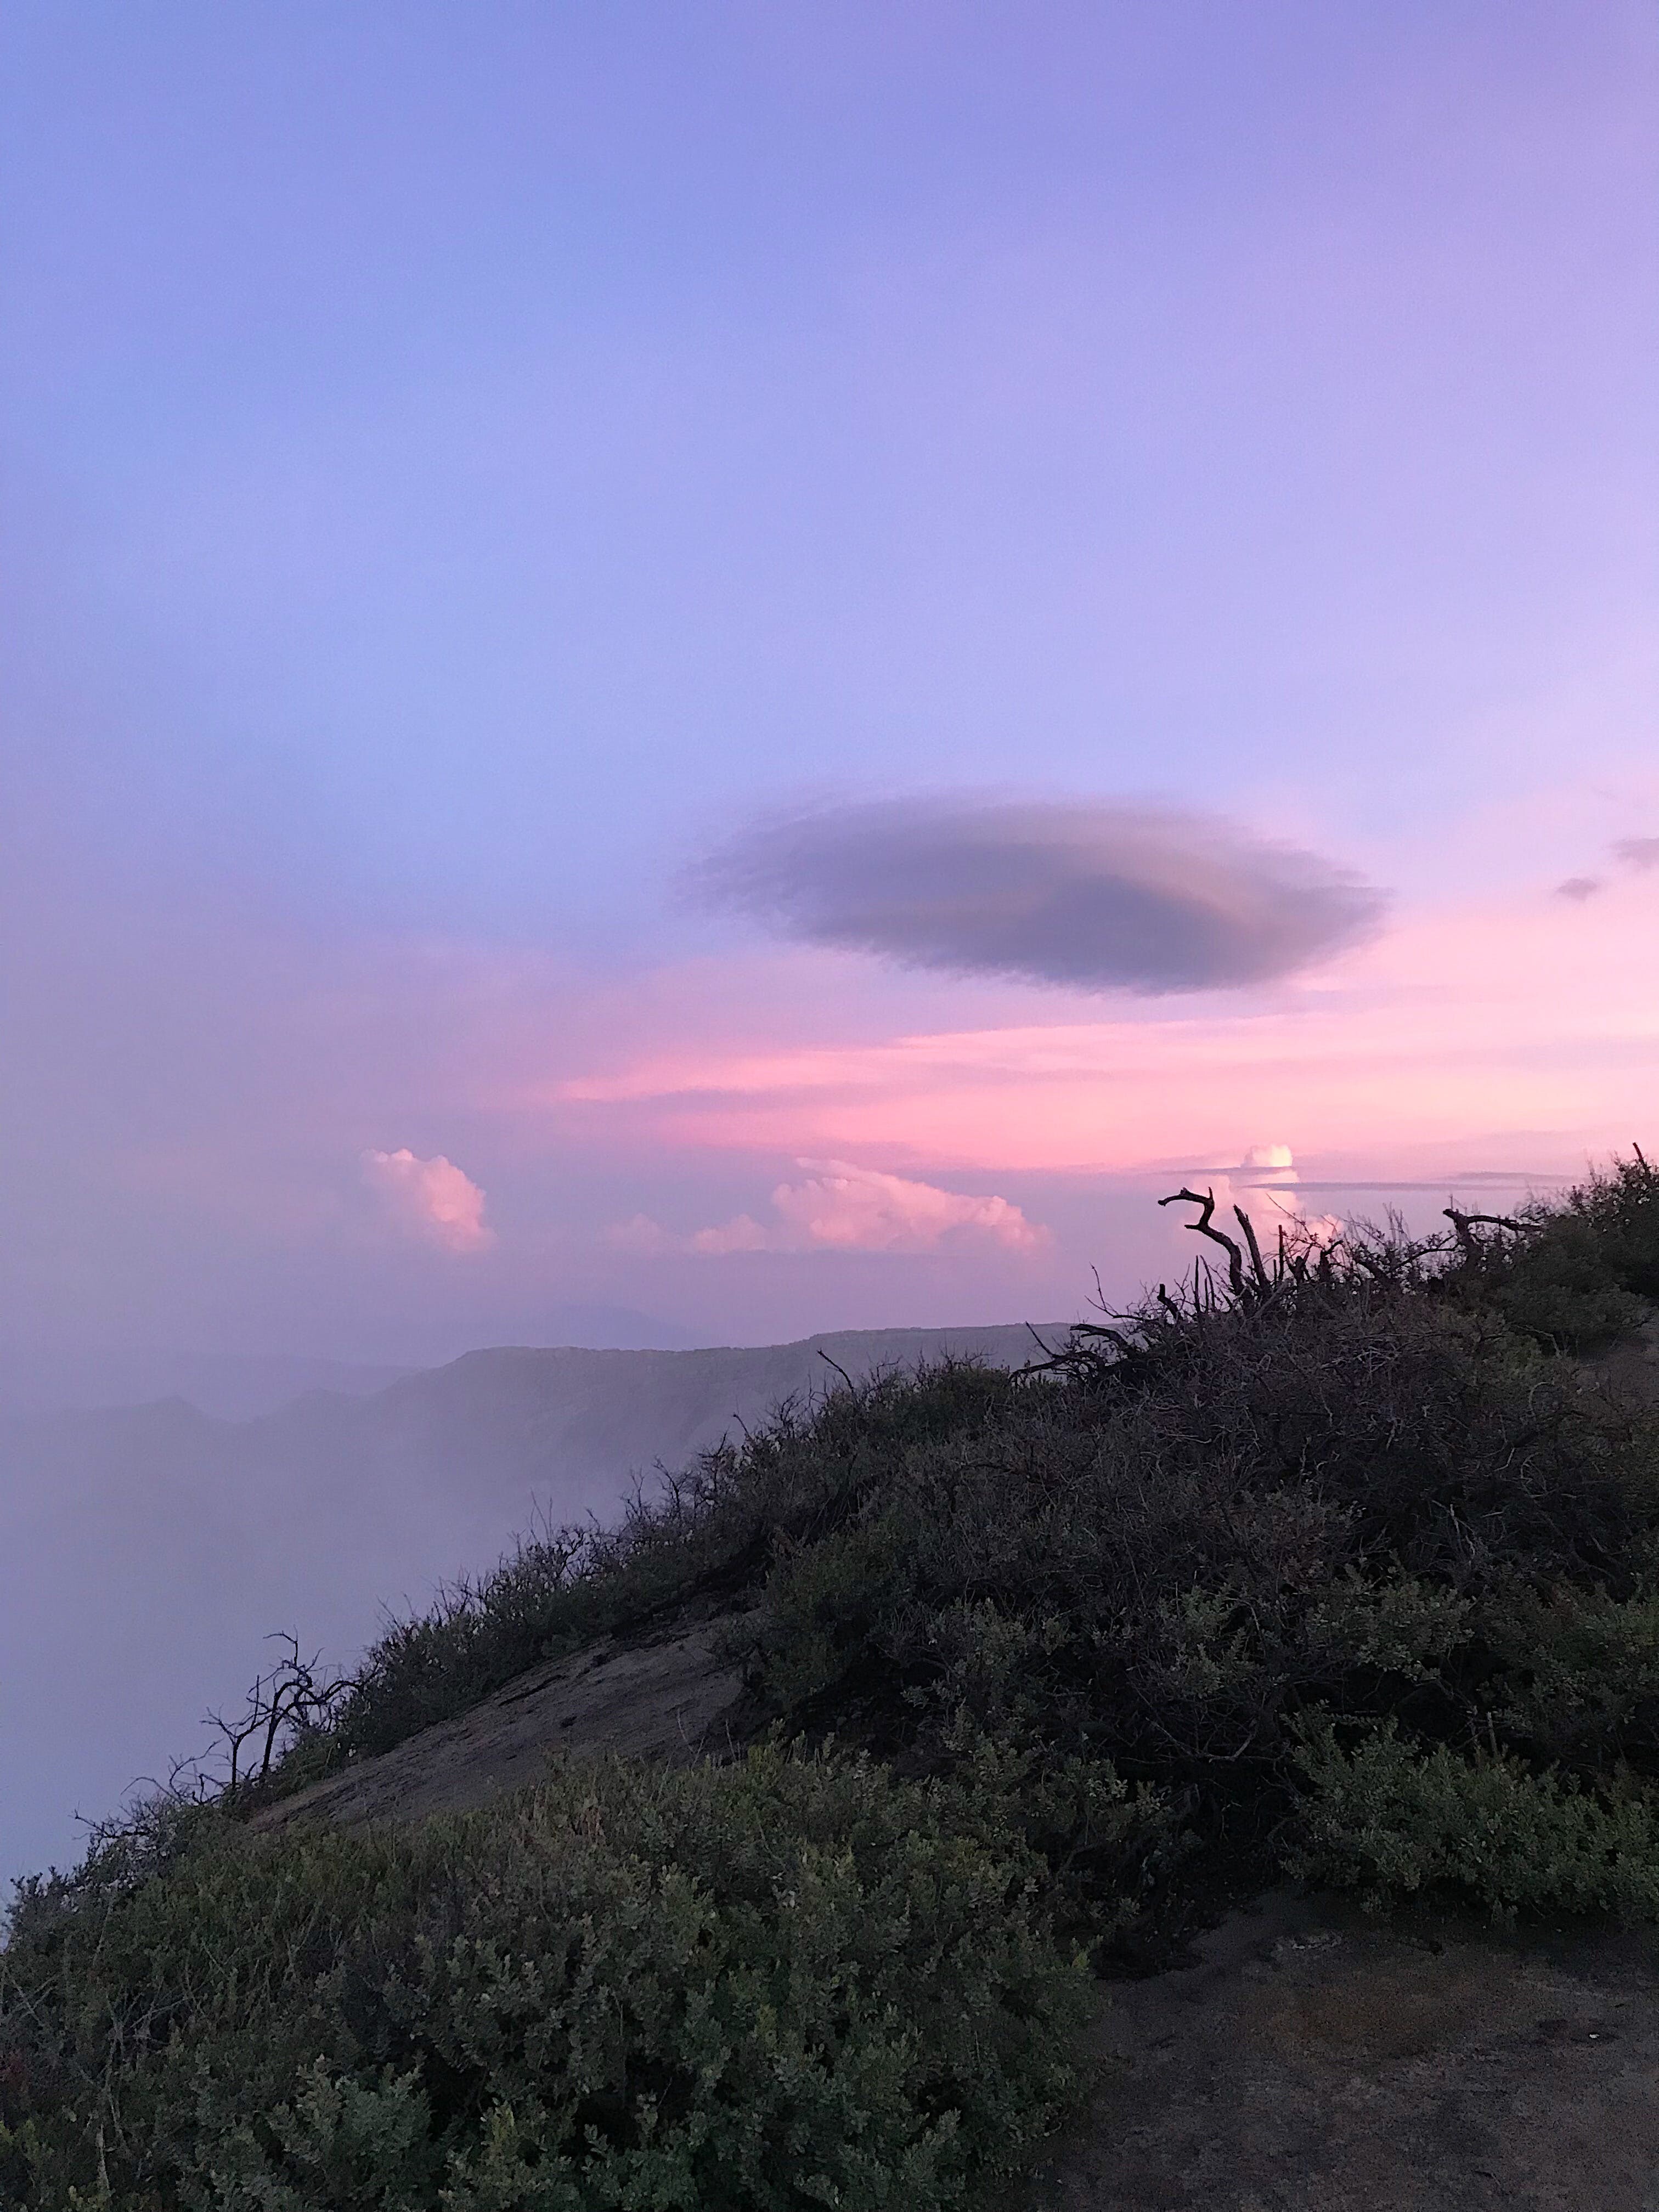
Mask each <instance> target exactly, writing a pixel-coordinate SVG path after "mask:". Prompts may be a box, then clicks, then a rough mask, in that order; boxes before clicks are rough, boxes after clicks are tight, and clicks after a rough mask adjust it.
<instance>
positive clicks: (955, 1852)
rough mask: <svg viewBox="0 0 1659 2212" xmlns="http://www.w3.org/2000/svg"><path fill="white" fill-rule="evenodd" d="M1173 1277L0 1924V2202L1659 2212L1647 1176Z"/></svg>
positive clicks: (24, 1904) (319, 1735)
mask: <svg viewBox="0 0 1659 2212" xmlns="http://www.w3.org/2000/svg"><path fill="white" fill-rule="evenodd" d="M1190 1225H1191V1226H1192V1227H1193V1228H1194V1229H1195V1230H1196V1231H1198V1232H1199V1234H1200V1237H1203V1238H1205V1239H1206V1240H1207V1243H1208V1245H1209V1248H1210V1249H1211V1250H1212V1251H1213V1252H1216V1253H1218V1254H1219V1255H1225V1256H1224V1257H1222V1258H1218V1262H1217V1266H1218V1273H1214V1274H1212V1275H1211V1276H1210V1277H1209V1278H1207V1279H1206V1278H1205V1277H1204V1276H1203V1275H1202V1274H1201V1273H1200V1275H1199V1276H1198V1277H1197V1278H1196V1279H1194V1282H1193V1283H1192V1284H1191V1285H1189V1286H1188V1290H1187V1291H1185V1292H1184V1293H1183V1294H1182V1296H1180V1297H1176V1296H1175V1295H1172V1294H1171V1293H1170V1292H1169V1291H1167V1290H1164V1291H1160V1292H1159V1293H1158V1295H1157V1296H1156V1297H1153V1298H1152V1299H1151V1300H1149V1301H1148V1302H1147V1303H1146V1305H1145V1306H1143V1307H1142V1308H1141V1309H1140V1310H1139V1311H1137V1312H1135V1313H1133V1314H1130V1315H1126V1316H1118V1317H1116V1318H1115V1319H1109V1318H1108V1317H1104V1316H1103V1317H1102V1319H1101V1321H1100V1322H1098V1323H1097V1324H1095V1325H1093V1326H1091V1327H1089V1328H1079V1330H1077V1331H1075V1332H1073V1334H1072V1335H1071V1337H1070V1338H1069V1340H1067V1342H1066V1345H1065V1346H1063V1347H1062V1348H1061V1349H1060V1352H1059V1354H1058V1356H1057V1357H1056V1358H1054V1360H1053V1361H1052V1363H1051V1364H1049V1365H1048V1367H1047V1369H1046V1370H1044V1371H1042V1372H1041V1373H1038V1374H1033V1375H1030V1376H1025V1377H1023V1378H1022V1377H1016V1376H1010V1375H1008V1374H1006V1373H1005V1372H1000V1371H998V1370H991V1369H987V1368H984V1367H981V1366H978V1365H975V1364H961V1363H951V1362H947V1363H945V1364H941V1365H938V1366H936V1367H934V1368H933V1369H931V1370H926V1371H923V1372H921V1373H919V1374H916V1375H913V1376H904V1375H890V1376H886V1377H885V1378H883V1379H879V1380H876V1381H872V1382H868V1383H852V1384H849V1385H847V1386H844V1387H842V1388H841V1389H838V1390H836V1392H833V1393H831V1394H830V1395H829V1396H827V1397H826V1398H824V1399H823V1400H821V1401H818V1402H817V1403H815V1404H814V1405H812V1406H811V1407H805V1408H802V1409H799V1411H797V1412H794V1413H784V1414H783V1415H782V1416H781V1417H780V1418H778V1419H775V1420H774V1421H772V1422H770V1423H769V1424H767V1425H763V1426H762V1427H760V1428H758V1429H755V1430H752V1431H750V1432H749V1433H747V1434H745V1435H744V1436H742V1437H740V1438H738V1439H736V1440H732V1441H728V1442H727V1443H726V1444H725V1445H724V1446H723V1447H721V1448H720V1449H717V1450H714V1451H713V1452H710V1453H707V1454H705V1455H702V1457H701V1458H700V1459H698V1460H696V1461H695V1462H692V1463H691V1464H690V1466H688V1467H687V1468H684V1470H683V1471H682V1472H681V1473H680V1474H678V1477H677V1478H676V1479H675V1480H673V1481H671V1483H669V1484H668V1485H667V1486H665V1487H664V1488H663V1489H662V1490H661V1491H660V1492H659V1493H658V1494H657V1495H656V1496H655V1497H654V1498H647V1499H644V1500H641V1502H640V1503H639V1504H638V1505H636V1507H635V1509H634V1510H632V1511H631V1512H630V1513H629V1516H627V1517H626V1518H625V1519H624V1521H623V1522H622V1523H621V1524H620V1525H618V1526H616V1527H614V1528H611V1529H608V1530H607V1529H604V1528H593V1529H592V1530H590V1531H588V1532H587V1533H586V1534H581V1533H576V1534H571V1533H566V1534H557V1533H555V1532H548V1533H546V1534H541V1535H538V1536H534V1537H532V1538H531V1539H529V1540H527V1541H525V1542H524V1543H523V1544H521V1545H520V1548H519V1549H518V1551H517V1552H516V1553H513V1555H512V1556H511V1557H510V1558H508V1559H506V1560H505V1561H503V1563H502V1564H501V1566H500V1567H499V1568H497V1569H496V1570H495V1571H493V1572H491V1573H490V1574H489V1575H486V1576H485V1577H482V1578H481V1579H479V1580H478V1581H477V1582H475V1583H471V1584H468V1585H466V1586H465V1587H464V1588H461V1589H457V1590H455V1591H453V1592H452V1593H451V1594H450V1595H448V1596H447V1598H446V1599H445V1600H444V1601H442V1602H441V1603H440V1604H439V1605H438V1606H436V1607H435V1608H434V1609H433V1610H432V1611H431V1612H430V1613H428V1614H427V1615H425V1616H423V1617H418V1618H410V1619H408V1620H403V1621H401V1622H398V1623H394V1624H392V1626H390V1627H389V1629H388V1631H387V1632H386V1635H385V1636H384V1637H383V1638H382V1639H381V1640H380V1643H379V1644H376V1645H375V1646H374V1649H373V1650H371V1651H370V1652H369V1653H368V1656H367V1657H366V1659H365V1662H364V1663H363V1665H362V1667H361V1668H359V1669H358V1670H357V1672H356V1674H355V1675H354V1676H353V1677H352V1679H351V1680H349V1682H348V1683H346V1684H344V1685H343V1686H340V1688H339V1690H338V1691H337V1692H325V1693H324V1694H323V1695H322V1696H321V1697H320V1699H313V1700H312V1701H311V1702H309V1703H306V1702H301V1704H299V1705H294V1704H289V1705H286V1706H283V1705H271V1706H269V1707H268V1708H267V1717H268V1723H269V1731H268V1741H270V1743H271V1744H272V1745H273V1746H274V1747H276V1750H277V1752H278V1753H280V1756H279V1757H278V1759H277V1761H276V1766H275V1768H274V1771H270V1773H268V1774H267V1773H266V1772H265V1771H264V1770H263V1768H262V1767H261V1765H259V1763H258V1759H257V1737H255V1736H250V1737H248V1738H246V1739H245V1741H248V1742H252V1744H253V1745H254V1748H253V1750H252V1751H250V1752H249V1753H248V1755H247V1761H246V1762H245V1763H244V1765H243V1766H242V1768H241V1774H242V1778H243V1779H242V1781H241V1783H240V1784H239V1785H238V1786H237V1787H236V1788H235V1789H234V1790H232V1791H228V1792H226V1793H224V1794H222V1795H220V1796H217V1797H210V1798H209V1799H207V1800H205V1801H204V1802H192V1801H189V1800H173V1801H167V1800H158V1801H156V1802H153V1803H152V1804H150V1805H149V1806H148V1807H146V1808H141V1809H140V1810H139V1812H137V1814H135V1816H134V1818H133V1819H132V1820H131V1821H130V1822H128V1823H127V1824H126V1825H125V1826H123V1827H121V1828H119V1829H118V1830H115V1831H112V1832H108V1833H107V1834H106V1836H105V1837H104V1838H101V1839H100V1841H99V1843H98V1844H97V1846H96V1848H95V1849H94V1851H93V1852H92V1853H91V1855H90V1856H89V1857H88V1861H87V1863H86V1864H85V1865H84V1866H83V1867H82V1869H80V1870H79V1871H78V1872H77V1873H76V1875H74V1876H73V1877H70V1878H68V1879H62V1880H58V1881H47V1882H40V1883H35V1884H33V1885H31V1886H29V1887H27V1889H26V1890H25V1892H24V1893H23V1894H22V1896H21V1899H20V1903H19V1906H18V1910H17V1912H16V1914H15V1917H14V1921H13V1924H12V1929H11V1935H10V1940H9V1944H8V1946H7V1948H6V1950H5V1952H4V1954H3V1962H0V2129H3V2130H4V2132H3V2133H0V2184H3V2185H7V2186H9V2188H10V2190H11V2191H13V2193H14V2194H15V2197H16V2198H17V2200H18V2202H19V2203H20V2204H21V2205H23V2206H26V2207H28V2208H31V2212H33V2208H35V2207H40V2208H42V2212H44V2208H45V2207H46V2206H47V2205H52V2206H54V2207H55V2206H56V2205H57V2204H58V2203H63V2202H64V2201H66V2197H67V2191H68V2189H69V2188H70V2186H71V2185H72V2186H73V2187H75V2188H76V2189H78V2190H80V2191H82V2193H83V2194H88V2192H94V2191H103V2192H104V2194H105V2196H106V2198H108V2197H110V2195H111V2192H113V2201H120V2202H124V2203H129V2202H130V2203H132V2204H133V2205H134V2206H135V2207H138V2208H141V2212H149V2208H152V2207H154V2208H155V2212H160V2208H161V2206H162V2205H164V2204H165V2205H168V2206H171V2205H172V2204H173V2203H185V2204H191V2205H193V2204H197V2203H199V2204H201V2205H202V2206H204V2208H205V2207H206V2206H208V2205H209V2204H212V2205H215V2206H221V2207H224V2208H232V2207H241V2206H244V2205H246V2207H248V2208H249V2212H252V2208H253V2207H254V2206H256V2205H258V2206H266V2205H280V2206H283V2207H289V2208H293V2212H299V2208H300V2207H301V2206H310V2205H314V2204H320V2203H329V2204H331V2205H332V2204H337V2203H338V2204H348V2203H349V2204H353V2205H356V2204H363V2205H368V2206H374V2207H377V2208H380V2212H426V2208H428V2207H430V2206H433V2205H435V2204H437V2203H440V2202H441V2203H443V2204H444V2205H446V2206H447V2207H451V2208H453V2212H487V2208H495V2212H508V2208H515V2212H516V2208H522V2212H590V2208H591V2212H599V2208H601V2207H617V2208H620V2207H621V2206H623V2205H628V2204H635V2205H641V2206H643V2205H649V2206H652V2207H653V2208H654V2207H656V2206H658V2205H660V2206H663V2207H664V2208H670V2207H676V2206H678V2207H683V2208H685V2212H704V2208H707V2212H716V2208H721V2209H722V2212H784V2208H786V2207H788V2208H804V2207H805V2205H807V2204H810V2203H817V2204H841V2205H842V2206H843V2207H847V2208H849V2212H862V2208H866V2207H868V2208H871V2212H874V2208H876V2207H878V2206H882V2205H888V2204H890V2203H895V2202H899V2201H902V2202H905V2203H907V2204H909V2205H911V2206H913V2207H915V2208H918V2212H945V2207H947V2206H951V2207H954V2206H956V2205H957V2204H965V2203H981V2204H984V2205H987V2206H988V2205H991V2204H993V2203H996V2204H1000V2205H1006V2206H1008V2207H1011V2208H1012V2206H1014V2205H1016V2204H1018V2205H1024V2206H1031V2205H1034V2204H1037V2203H1043V2204H1047V2205H1050V2206H1054V2207H1057V2208H1065V2212H1072V2208H1078V2212H1081V2208H1083V2207H1085V2206H1090V2207H1094V2206H1106V2205H1111V2206H1114V2207H1117V2208H1120V2212H1152V2207H1153V2206H1166V2207H1167V2206H1171V2205H1182V2204H1190V2205H1193V2206H1197V2205H1199V2204H1204V2205H1206V2206H1207V2205H1212V2204H1221V2205H1223V2206H1228V2207H1231V2208H1233V2212H1247V2209H1249V2212H1254V2208H1259V2207H1261V2206H1265V2205H1269V2204H1279V2205H1283V2206H1293V2207H1297V2208H1305V2209H1306V2212H1314V2208H1315V2207H1316V2206H1318V2207H1326V2206H1339V2207H1348V2208H1352V2212H1384V2208H1385V2207H1392V2206H1395V2205H1398V2204H1400V2203H1418V2204H1421V2205H1423V2206H1425V2207H1428V2208H1431V2212H1451V2208H1452V2207H1454V2206H1461V2205H1463V2204H1476V2205H1490V2206H1492V2207H1493V2208H1496V2207H1497V2206H1498V2204H1500V2203H1522V2204H1528V2205H1535V2206H1537V2207H1540V2208H1542V2207H1544V2206H1547V2205H1548V2206H1555V2205H1562V2206H1565V2205H1566V2204H1568V2203H1574V2204H1583V2205H1587V2206H1589V2207H1592V2208H1596V2212H1623V2208H1625V2207H1626V2206H1628V2207H1630V2208H1632V2212H1634V2208H1636V2207H1637V2206H1638V2205H1644V2204H1646V2203H1650V2201H1651V2194H1652V2191H1651V2183H1652V2178H1653V2171H1654V2154H1655V2146H1656V2145H1659V2093H1656V2091H1655V2089H1654V2087H1653V2082H1654V2078H1655V2077H1654V2073H1653V2069H1652V2067H1651V2065H1650V2058H1651V2057H1652V2055H1653V2054H1654V2053H1655V2052H1656V2051H1659V1973H1656V1965H1655V1960H1654V1955H1653V1952H1652V1949H1651V1942H1652V1931H1653V1930H1654V1929H1656V1928H1659V1425H1656V1415H1655V1412H1654V1408H1653V1405H1652V1402H1651V1400H1652V1395H1653V1394H1652V1391H1651V1387H1650V1386H1651V1383H1652V1379H1653V1375H1654V1362H1653V1360H1652V1358H1651V1357H1650V1354H1651V1351H1652V1344H1651V1338H1652V1334H1653V1330H1652V1323H1651V1316H1652V1313H1653V1303H1652V1302H1653V1300H1654V1298H1655V1297H1656V1293H1659V1175H1656V1174H1655V1173H1654V1172H1653V1171H1652V1170H1650V1169H1649V1167H1648V1165H1647V1164H1646V1162H1645V1161H1644V1160H1643V1159H1642V1158H1641V1156H1640V1155H1639V1154H1638V1156H1637V1158H1635V1159H1634V1160H1633V1161H1631V1162H1627V1163H1624V1164H1620V1165H1619V1166H1618V1167H1617V1168H1616V1169H1615V1170H1614V1171H1613V1173H1612V1174H1611V1175H1610V1176H1606V1177H1602V1178H1600V1179H1598V1180H1597V1181H1595V1182H1592V1183H1591V1184H1590V1185H1589V1186H1587V1187H1586V1188H1583V1189H1582V1190H1580V1191H1578V1192H1576V1193H1573V1194H1571V1195H1570V1197H1569V1198H1568V1199H1567V1200H1565V1202H1564V1203H1562V1204H1561V1205H1559V1206H1555V1207H1553V1208H1543V1207H1536V1208H1534V1209H1531V1210H1529V1211H1528V1213H1527V1214H1525V1215H1523V1216H1522V1217H1521V1218H1519V1219H1517V1220H1514V1221H1507V1222H1496V1221H1492V1222H1482V1221H1479V1220H1475V1219H1471V1218H1467V1217H1459V1218H1456V1219H1455V1221H1454V1225H1453V1231H1452V1233H1450V1234H1449V1236H1448V1237H1446V1238H1445V1239H1443V1240H1442V1241H1441V1242H1439V1243H1436V1244H1417V1245H1412V1244H1408V1243H1405V1242H1403V1241H1402V1240H1401V1239H1400V1238H1398V1237H1381V1238H1368V1237H1365V1236H1364V1235H1362V1234H1358V1233H1351V1234H1350V1235H1349V1236H1348V1237H1346V1239H1345V1240H1344V1241H1343V1243H1341V1244H1340V1245H1338V1246H1336V1247H1333V1248H1325V1247H1321V1246H1320V1245H1317V1244H1316V1243H1312V1242H1311V1241H1307V1242H1304V1243H1301V1244H1299V1245H1298V1244H1290V1245H1287V1246H1283V1247H1280V1248H1279V1249H1278V1250H1277V1251H1276V1252H1274V1253H1273V1254H1271V1255H1266V1254H1262V1253H1261V1252H1259V1251H1258V1250H1257V1249H1256V1247H1255V1243H1254V1241H1253V1239H1252V1237H1251V1235H1250V1231H1249V1225H1248V1224H1247V1223H1246V1222H1244V1221H1243V1218H1240V1221H1239V1223H1238V1225H1237V1230H1236V1231H1235V1230H1231V1229H1229V1228H1227V1227H1224V1226H1223V1225H1221V1224H1219V1223H1218V1222H1217V1221H1216V1220H1215V1218H1214V1216H1213V1211H1212V1207H1211V1206H1209V1205H1208V1204H1207V1203H1206V1202H1200V1201H1194V1218H1193V1219H1192V1221H1191V1224H1190ZM267 1689H268V1692H270V1691H277V1692H282V1693H283V1694H284V1695H287V1694H289V1693H290V1692H296V1691H298V1692H304V1693H305V1695H306V1696H307V1697H309V1695H310V1692H309V1688H308V1686H307V1682H306V1680H305V1679H304V1678H302V1677H301V1676H295V1675H291V1674H290V1675H288V1676H283V1675H282V1674H281V1672H280V1670H279V1672H278V1674H277V1676H276V1677H275V1678H272V1679H271V1680H270V1681H268V1684H267ZM285 1713H286V1715H287V1724H286V1726H285V1724H284V1714H285ZM250 1719H251V1723H255V1722H257V1721H258V1715H254V1716H251V1717H250ZM550 1744H551V1745H553V1746H555V1747H556V1749H557V1751H558V1752H559V1753H560V1754H561V1755H558V1756H556V1757H554V1758H553V1759H551V1760H550V1762H549V1761H547V1759H546V1753H547V1748H548V1747H549V1745H550ZM709 1754H712V1756H711V1755H709ZM538 1762H541V1763H542V1764H541V1772H540V1776H539V1778H538V1775H537V1771H536V1770H537V1767H538ZM515 1785H516V1786H515ZM1624 1931H1629V1932H1628V1933H1626V1932H1624ZM1091 1970H1092V1971H1091ZM1057 2126H1058V2127H1059V2128H1060V2133H1059V2134H1058V2135H1054V2134H1053V2133H1052V2131H1053V2130H1055V2128H1056V2127H1057ZM1045 2136H1047V2137H1048V2138H1049V2140H1048V2144H1047V2147H1046V2148H1044V2138H1045ZM1011 2192H1012V2193H1011ZM89 2201H95V2200H89Z"/></svg>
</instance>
